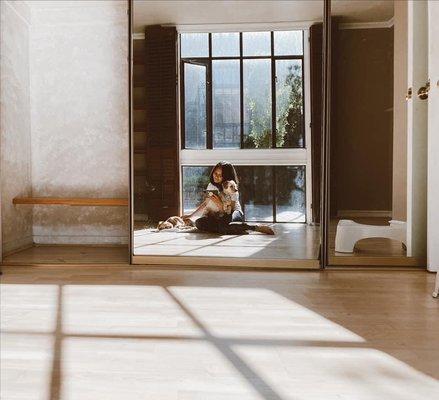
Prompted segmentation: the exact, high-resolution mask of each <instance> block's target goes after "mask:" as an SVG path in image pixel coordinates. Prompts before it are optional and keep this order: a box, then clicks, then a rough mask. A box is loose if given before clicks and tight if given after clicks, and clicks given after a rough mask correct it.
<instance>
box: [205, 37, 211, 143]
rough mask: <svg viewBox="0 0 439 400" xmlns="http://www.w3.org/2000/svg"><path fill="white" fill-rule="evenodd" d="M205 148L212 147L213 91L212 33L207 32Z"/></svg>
mask: <svg viewBox="0 0 439 400" xmlns="http://www.w3.org/2000/svg"><path fill="white" fill-rule="evenodd" d="M206 96H207V101H206V106H207V114H206V115H207V143H206V145H207V148H208V149H213V93H212V34H211V33H209V60H208V63H207V93H206Z"/></svg>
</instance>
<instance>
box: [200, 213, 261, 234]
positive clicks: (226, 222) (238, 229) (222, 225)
mask: <svg viewBox="0 0 439 400" xmlns="http://www.w3.org/2000/svg"><path fill="white" fill-rule="evenodd" d="M231 222H241V223H238V224H231ZM195 226H196V227H197V228H198V229H199V230H200V231H205V232H213V233H220V234H223V235H224V234H225V235H242V234H243V233H246V231H248V230H252V231H253V230H255V226H253V225H248V224H246V223H245V222H244V214H243V213H242V212H241V211H233V214H226V215H224V216H223V217H214V216H210V215H209V216H207V217H201V218H198V219H197V220H196V221H195Z"/></svg>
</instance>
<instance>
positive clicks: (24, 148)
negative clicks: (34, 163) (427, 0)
mask: <svg viewBox="0 0 439 400" xmlns="http://www.w3.org/2000/svg"><path fill="white" fill-rule="evenodd" d="M0 4H1V5H0V7H1V40H0V43H1V48H0V59H1V62H0V63H1V65H0V75H1V82H0V85H1V90H0V92H1V94H0V105H1V118H0V130H1V145H0V149H1V162H0V172H1V216H2V251H3V252H4V253H6V252H9V251H11V250H15V249H17V248H21V247H24V246H27V245H30V244H32V209H31V208H30V207H20V206H13V205H12V199H13V198H14V197H16V196H29V195H30V194H31V147H30V145H31V136H30V135H31V133H30V129H31V121H30V86H29V63H30V60H29V8H28V6H27V5H26V4H25V3H23V2H10V1H2V2H1V3H0Z"/></svg>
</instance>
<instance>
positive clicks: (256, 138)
mask: <svg viewBox="0 0 439 400" xmlns="http://www.w3.org/2000/svg"><path fill="white" fill-rule="evenodd" d="M243 64H244V68H243V74H244V76H243V85H244V88H243V91H244V140H243V142H244V148H250V149H255V148H256V149H267V148H270V147H271V137H272V136H271V131H272V113H271V108H272V103H271V60H270V59H263V60H244V61H243Z"/></svg>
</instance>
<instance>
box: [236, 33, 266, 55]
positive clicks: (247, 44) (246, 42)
mask: <svg viewBox="0 0 439 400" xmlns="http://www.w3.org/2000/svg"><path fill="white" fill-rule="evenodd" d="M242 51H243V55H244V56H269V55H271V32H243V33H242Z"/></svg>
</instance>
